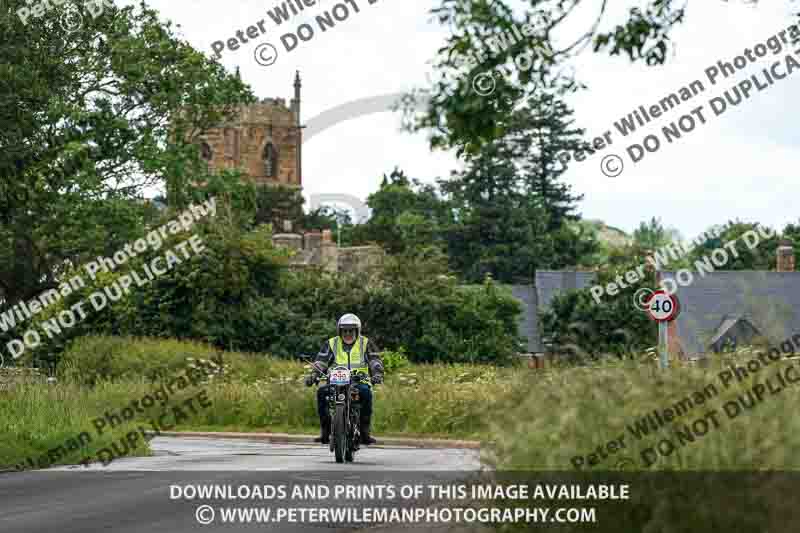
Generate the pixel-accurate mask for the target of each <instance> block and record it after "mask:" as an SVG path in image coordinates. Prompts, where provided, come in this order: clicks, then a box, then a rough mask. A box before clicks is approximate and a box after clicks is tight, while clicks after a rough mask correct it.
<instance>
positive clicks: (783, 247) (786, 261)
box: [775, 239, 794, 272]
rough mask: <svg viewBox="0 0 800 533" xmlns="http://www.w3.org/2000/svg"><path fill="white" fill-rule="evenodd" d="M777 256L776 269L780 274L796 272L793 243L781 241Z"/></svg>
mask: <svg viewBox="0 0 800 533" xmlns="http://www.w3.org/2000/svg"><path fill="white" fill-rule="evenodd" d="M775 255H776V256H777V259H776V265H775V266H776V268H775V269H776V270H777V271H778V272H794V248H792V242H791V241H788V240H785V239H784V240H781V241H780V243H779V244H778V251H777V253H776V254H775Z"/></svg>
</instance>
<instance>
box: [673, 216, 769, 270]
mask: <svg viewBox="0 0 800 533" xmlns="http://www.w3.org/2000/svg"><path fill="white" fill-rule="evenodd" d="M760 227H761V231H764V233H765V234H768V235H771V237H768V238H765V237H764V236H763V235H762V234H761V233H760V232H759V230H760ZM748 231H755V232H756V233H757V234H758V238H759V241H758V245H757V246H755V247H754V248H753V249H750V248H749V247H748V245H747V243H746V242H745V241H744V239H743V238H742V236H743V235H744V234H745V233H747V232H748ZM710 232H711V230H709V231H707V232H706V233H710ZM717 233H718V234H719V236H718V237H716V238H711V239H708V240H706V241H705V242H703V243H701V244H699V245H697V246H695V247H694V248H693V249H692V250H691V251H690V252H689V254H688V260H689V262H690V263H691V264H692V265H694V263H695V261H700V260H702V258H703V257H704V256H707V255H709V254H711V252H713V251H714V250H716V249H718V248H723V246H725V245H726V243H729V242H733V245H732V247H733V248H734V249H735V250H736V251H735V253H734V252H732V251H730V250H727V252H728V262H727V263H725V266H724V267H721V268H722V269H723V270H772V269H774V268H775V260H776V257H775V254H776V250H777V248H778V240H779V236H778V235H777V233H776V232H775V230H773V229H772V228H769V227H766V226H763V227H762V224H759V223H758V222H742V221H740V220H738V219H737V220H735V221H728V222H727V223H726V224H725V225H723V226H722V227H721V229H720V230H719V231H718V232H717Z"/></svg>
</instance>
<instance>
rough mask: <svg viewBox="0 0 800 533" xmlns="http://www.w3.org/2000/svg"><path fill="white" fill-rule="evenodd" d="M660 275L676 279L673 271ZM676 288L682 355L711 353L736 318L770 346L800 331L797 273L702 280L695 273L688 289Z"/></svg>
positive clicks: (719, 274) (724, 274)
mask: <svg viewBox="0 0 800 533" xmlns="http://www.w3.org/2000/svg"><path fill="white" fill-rule="evenodd" d="M660 276H661V278H662V279H673V280H675V279H676V277H675V272H671V271H664V272H660ZM681 279H683V276H682V277H681ZM675 284H676V285H677V290H676V292H675V296H677V298H678V302H679V304H680V309H681V310H680V313H679V314H678V318H677V319H676V320H675V323H676V331H677V336H678V339H679V340H680V344H681V346H682V348H683V350H684V351H685V352H686V354H689V355H692V354H704V353H706V352H708V351H710V349H709V347H710V345H711V344H712V343H713V342H714V340H715V338H718V337H719V335H720V334H724V331H726V330H727V329H728V328H729V327H732V326H733V325H735V324H736V323H737V322H738V320H739V319H742V320H746V321H747V322H749V323H750V324H752V325H753V326H754V327H755V329H756V330H757V331H759V332H760V333H761V334H762V335H763V336H764V337H766V338H767V339H769V341H770V342H771V343H776V344H777V343H780V342H781V341H783V340H784V339H786V338H788V337H791V336H792V335H794V334H796V333H800V272H766V271H753V270H742V271H719V270H718V271H716V272H711V273H707V274H706V275H705V276H700V275H698V274H696V273H695V274H694V277H693V279H692V280H691V282H690V283H688V284H687V285H686V286H681V285H680V284H679V283H677V281H676V282H675ZM731 321H732V322H731ZM726 324H728V327H727V328H726V327H725V325H726Z"/></svg>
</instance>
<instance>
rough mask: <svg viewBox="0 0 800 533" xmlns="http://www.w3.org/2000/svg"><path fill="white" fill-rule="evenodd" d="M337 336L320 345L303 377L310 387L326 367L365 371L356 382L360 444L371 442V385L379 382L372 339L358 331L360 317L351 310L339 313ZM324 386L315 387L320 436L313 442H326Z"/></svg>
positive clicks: (328, 418) (379, 364)
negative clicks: (359, 410) (309, 371)
mask: <svg viewBox="0 0 800 533" xmlns="http://www.w3.org/2000/svg"><path fill="white" fill-rule="evenodd" d="M336 330H337V334H338V335H337V336H336V337H331V338H330V339H328V340H327V341H326V342H325V344H323V345H322V348H320V351H319V353H318V354H317V358H316V360H315V361H314V363H313V364H312V365H311V374H310V375H308V376H307V377H306V381H305V383H306V386H308V387H310V386H312V385H313V384H314V383H318V382H319V378H320V376H322V375H324V374H326V373H327V372H328V368H330V367H331V366H335V365H342V366H346V367H348V368H350V369H351V370H353V371H354V372H361V373H363V374H368V375H369V377H370V379H364V380H363V381H362V382H361V383H359V384H357V385H356V387H357V388H358V393H359V398H360V401H361V420H360V430H361V444H366V445H369V444H375V443H376V442H377V441H376V440H375V439H373V438H372V437H371V436H370V425H371V422H372V390H371V389H370V384H369V383H370V381H371V382H372V384H373V385H379V384H381V383H383V363H382V362H381V359H380V355H379V353H378V350H377V347H376V346H375V343H373V342H372V341H371V340H369V339H368V338H367V337H364V336H363V335H361V320H360V319H359V318H358V317H357V316H356V315H354V314H352V313H347V314H345V315H342V317H341V318H340V319H339V322H338V323H337V324H336ZM328 387H329V385H322V386H321V387H320V388H319V389H318V390H317V411H318V412H319V425H320V436H319V437H318V438H316V439H314V440H315V442H321V443H322V444H329V443H330V435H331V415H330V412H329V411H328V401H327V397H328Z"/></svg>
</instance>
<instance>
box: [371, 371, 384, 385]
mask: <svg viewBox="0 0 800 533" xmlns="http://www.w3.org/2000/svg"><path fill="white" fill-rule="evenodd" d="M381 383H383V374H375V375H374V376H372V384H373V385H380V384H381Z"/></svg>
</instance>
